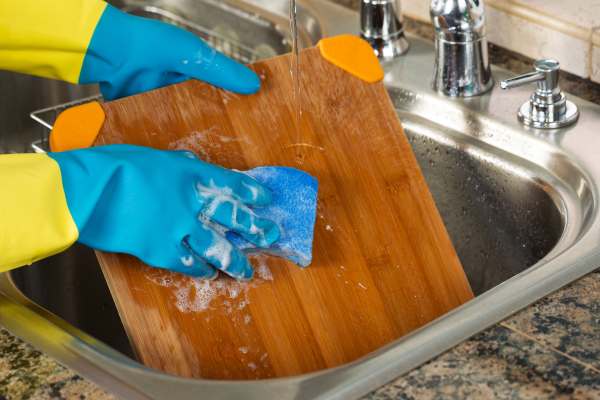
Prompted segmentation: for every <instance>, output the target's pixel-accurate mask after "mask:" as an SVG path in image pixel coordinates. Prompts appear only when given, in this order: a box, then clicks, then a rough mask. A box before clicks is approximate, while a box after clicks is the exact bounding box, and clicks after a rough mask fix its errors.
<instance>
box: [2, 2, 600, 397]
mask: <svg viewBox="0 0 600 400" xmlns="http://www.w3.org/2000/svg"><path fill="white" fill-rule="evenodd" d="M115 4H116V5H118V6H120V7H123V8H125V9H127V10H128V11H129V12H132V13H135V14H138V15H144V16H150V17H153V18H159V19H162V20H165V21H167V22H170V23H174V24H177V25H180V26H182V27H184V28H186V29H189V30H191V31H193V32H195V33H197V34H198V35H200V36H202V37H204V38H206V39H207V40H208V41H210V42H211V43H212V44H213V45H214V46H216V47H218V48H220V49H221V50H223V51H224V52H226V53H228V54H231V55H232V56H234V57H237V58H238V59H240V60H243V61H253V60H256V59H259V58H262V57H268V56H271V55H273V54H279V53H282V52H286V51H288V49H289V39H288V33H287V20H286V18H287V10H288V8H287V7H288V4H287V1H286V0H240V1H233V0H232V1H227V2H223V1H216V0H215V1H213V0H203V1H198V0H163V1H160V0H152V1H129V0H128V1H119V2H116V3H115ZM298 12H299V28H300V30H301V42H302V43H303V46H310V45H313V44H315V43H316V42H317V41H318V39H319V38H320V37H321V36H323V35H333V34H338V33H345V32H354V31H355V30H356V29H357V26H358V16H357V15H356V14H355V13H353V12H351V11H348V10H346V9H343V8H340V7H338V6H335V5H333V4H330V3H327V2H326V1H323V0H304V1H301V0H299V9H298ZM410 41H411V50H410V51H409V52H408V54H407V55H406V56H404V57H402V58H400V59H398V60H395V61H393V62H390V63H387V64H386V65H385V69H386V77H385V80H384V83H385V84H386V87H387V88H388V92H389V94H390V98H391V99H392V101H393V103H394V105H395V107H396V110H397V113H398V116H399V118H400V119H401V121H402V123H403V127H404V130H405V134H406V135H407V137H408V139H409V141H410V143H411V145H412V147H413V150H414V153H415V156H416V158H417V161H418V163H419V164H420V166H421V169H422V171H423V174H424V175H425V178H426V180H427V183H428V185H429V188H430V189H431V191H432V193H433V196H434V199H435V201H436V204H437V206H438V208H439V210H440V213H441V215H442V218H443V220H444V223H445V225H446V228H447V230H448V232H449V234H450V237H451V238H452V241H453V243H454V246H455V248H456V250H457V253H458V255H459V257H460V259H461V261H462V264H463V266H464V268H465V271H466V273H467V276H468V278H469V281H470V283H471V286H472V288H473V290H474V292H475V294H476V295H477V297H476V298H475V299H474V300H472V301H470V302H469V303H467V304H465V305H463V306H461V307H460V308H458V309H456V310H454V311H452V312H451V313H448V314H446V315H444V316H442V317H440V318H439V319H437V320H435V321H433V322H432V323H430V324H428V325H427V326H425V327H423V328H421V329H420V330H418V331H416V332H414V333H412V334H410V335H407V336H406V337H403V338H401V339H399V340H397V341H395V342H393V343H391V344H389V345H388V346H386V347H385V348H382V349H380V350H378V351H376V352H374V353H372V354H369V355H368V356H365V357H364V358H362V359H360V360H357V361H355V362H353V363H351V364H348V365H345V366H342V367H339V368H335V369H331V370H326V371H321V372H318V373H313V374H308V375H302V376H298V377H291V378H285V379H275V380H265V381H261V382H220V381H211V380H190V379H184V378H179V377H174V376H170V375H166V374H163V373H160V372H158V371H154V370H150V369H148V368H146V367H144V366H142V365H141V364H139V363H137V362H136V361H135V356H134V354H133V351H132V349H131V347H130V345H129V342H128V339H127V336H126V334H125V332H124V329H123V327H122V325H121V322H120V320H119V317H118V314H117V312H116V309H115V306H114V304H113V301H112V299H111V297H110V293H109V291H108V288H107V286H106V284H105V282H104V279H103V277H102V274H101V272H100V268H99V266H98V263H97V261H96V258H95V255H94V253H93V252H92V251H91V250H89V249H88V248H85V247H83V246H79V245H75V246H73V247H72V248H71V249H69V250H68V251H66V252H64V253H62V254H59V255H57V256H54V257H51V258H48V259H46V260H43V261H40V262H38V263H36V264H35V265H32V266H29V267H24V268H20V269H17V270H14V271H12V272H11V273H7V274H0V325H3V326H5V327H7V328H8V329H9V330H11V331H12V332H13V333H15V334H17V335H19V336H21V337H22V338H24V339H25V340H27V341H29V342H31V343H33V344H34V345H36V346H37V347H38V348H40V349H42V350H44V351H45V352H47V353H48V354H50V355H51V356H54V357H55V358H57V359H58V360H59V361H61V362H62V363H64V364H66V365H69V366H71V367H72V368H74V369H76V370H77V371H79V372H80V373H81V374H83V375H85V376H86V377H88V378H90V379H91V380H93V381H95V382H97V383H98V384H100V385H103V386H104V387H106V388H107V390H109V391H111V392H113V393H115V394H117V395H119V396H121V397H123V398H135V399H137V398H140V399H147V398H157V399H160V398H166V397H167V396H168V397H169V398H172V399H187V398H198V397H202V396H205V397H208V398H212V397H219V398H238V397H240V396H241V397H243V398H249V399H267V398H274V399H288V398H289V399H291V398H294V399H304V398H318V399H338V398H339V399H342V398H344V399H345V398H349V397H357V396H360V395H362V394H364V393H366V392H368V391H369V390H372V389H374V388H376V387H378V386H379V385H381V384H383V383H385V382H387V381H389V380H390V379H392V378H394V377H395V376H398V375H400V374H402V373H403V372H406V371H408V370H410V369H411V368H414V367H416V366H417V365H419V364H421V363H423V362H425V361H427V360H428V359H430V358H431V357H434V356H435V355H437V354H439V353H440V352H442V351H444V350H447V349H448V348H450V347H452V346H454V345H456V344H457V343H459V342H460V341H462V340H464V339H466V338H468V337H469V336H471V335H473V334H474V333H476V332H478V331H480V330H482V329H484V328H485V327H487V326H490V325H492V324H494V323H496V322H498V321H500V320H502V319H503V318H505V317H506V316H508V315H510V314H512V313H514V312H516V311H517V310H519V309H520V308H523V307H524V306H526V305H528V304H531V303H532V302H534V301H536V300H537V299H539V298H541V297H543V296H545V295H547V294H549V293H550V292H552V291H554V290H556V289H558V288H560V287H561V286H563V285H565V284H567V283H569V282H571V281H573V280H574V279H577V278H578V277H580V276H582V275H584V274H586V273H588V272H590V271H592V270H594V269H595V268H597V267H598V266H600V254H599V253H600V221H599V218H598V211H597V210H598V205H597V196H598V183H599V182H600V157H598V151H597V150H596V149H598V148H600V137H598V136H597V134H596V131H597V126H600V107H599V106H596V105H593V104H591V103H588V102H585V101H583V100H580V99H577V98H573V97H572V96H571V97H570V98H571V100H573V101H574V102H575V103H576V104H578V105H579V107H580V110H581V118H580V120H579V122H578V123H577V125H575V126H573V127H571V128H569V129H566V130H556V131H547V132H543V131H538V130H527V129H525V128H524V127H522V126H521V125H520V124H519V123H518V121H517V119H516V110H517V109H518V107H519V106H520V105H521V103H522V102H523V101H525V100H526V99H527V98H528V96H529V90H530V89H529V88H517V89H514V90H512V91H509V92H501V91H500V90H498V89H494V90H493V91H492V92H490V93H489V94H486V95H485V96H481V97H476V98H470V99H449V98H444V97H440V96H439V95H437V94H436V93H435V92H433V91H432V90H431V88H430V87H429V73H430V71H431V70H432V68H433V63H432V62H433V46H432V44H431V43H428V42H426V41H423V40H421V39H418V38H415V37H410ZM423 74H426V75H425V76H424V75H423ZM494 75H495V77H496V79H497V80H499V79H502V78H504V77H506V76H508V74H507V72H506V71H502V70H499V69H495V70H494ZM0 88H2V89H3V90H4V91H5V92H6V91H8V90H11V91H12V92H14V93H16V97H15V98H14V99H11V101H10V102H9V101H8V99H7V97H4V98H2V99H0V124H1V126H2V132H3V136H0V150H1V151H2V152H20V151H24V150H26V149H29V148H30V145H29V144H30V143H31V142H33V141H36V140H38V141H39V138H40V136H43V135H44V129H43V128H42V127H39V126H38V125H36V124H34V122H33V121H31V120H29V119H28V118H27V114H28V113H29V112H30V111H33V110H35V109H38V108H41V107H44V106H48V105H51V104H58V103H61V102H65V101H69V100H74V99H78V98H81V97H85V96H90V95H94V94H96V93H97V90H96V88H95V87H93V86H91V87H80V86H73V85H67V84H63V83H58V82H51V81H48V80H42V79H37V78H31V77H25V76H21V75H18V74H10V73H0ZM15 88H19V90H16V89H15ZM48 112H50V113H52V112H53V111H48Z"/></svg>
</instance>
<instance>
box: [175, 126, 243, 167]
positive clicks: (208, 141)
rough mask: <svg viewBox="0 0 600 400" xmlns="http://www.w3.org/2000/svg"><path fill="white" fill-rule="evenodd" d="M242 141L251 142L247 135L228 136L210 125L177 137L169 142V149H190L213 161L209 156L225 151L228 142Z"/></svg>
mask: <svg viewBox="0 0 600 400" xmlns="http://www.w3.org/2000/svg"><path fill="white" fill-rule="evenodd" d="M231 142H242V143H245V144H251V142H250V140H249V139H248V137H246V136H243V135H239V136H230V135H226V134H224V133H221V132H220V131H219V129H218V128H217V127H216V126H212V127H210V128H208V129H205V130H202V131H192V132H189V133H187V134H185V135H183V136H182V137H180V138H179V139H177V140H175V141H173V142H171V143H169V145H168V148H169V150H192V151H194V152H195V153H197V154H198V155H199V156H200V158H201V159H202V160H204V161H207V162H213V161H214V160H213V159H212V157H211V154H213V155H219V154H222V153H225V152H226V151H227V150H228V146H227V145H228V143H231Z"/></svg>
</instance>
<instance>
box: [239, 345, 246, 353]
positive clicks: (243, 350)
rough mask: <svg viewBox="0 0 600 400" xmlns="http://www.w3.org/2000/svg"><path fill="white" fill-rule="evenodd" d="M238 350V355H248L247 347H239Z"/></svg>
mask: <svg viewBox="0 0 600 400" xmlns="http://www.w3.org/2000/svg"><path fill="white" fill-rule="evenodd" d="M238 350H239V351H240V353H242V354H248V348H247V347H245V346H244V347H239V348H238Z"/></svg>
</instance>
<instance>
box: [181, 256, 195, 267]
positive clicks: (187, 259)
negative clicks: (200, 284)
mask: <svg viewBox="0 0 600 400" xmlns="http://www.w3.org/2000/svg"><path fill="white" fill-rule="evenodd" d="M181 263H182V264H183V265H185V266H186V267H191V266H193V265H194V257H192V256H183V257H181Z"/></svg>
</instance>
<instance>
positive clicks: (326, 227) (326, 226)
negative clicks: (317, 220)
mask: <svg viewBox="0 0 600 400" xmlns="http://www.w3.org/2000/svg"><path fill="white" fill-rule="evenodd" d="M325 230H326V231H329V232H333V227H332V226H331V225H325Z"/></svg>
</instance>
